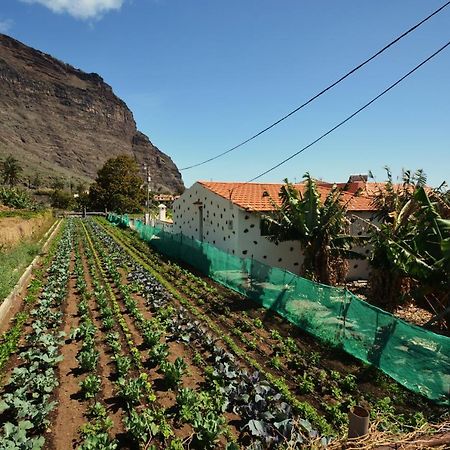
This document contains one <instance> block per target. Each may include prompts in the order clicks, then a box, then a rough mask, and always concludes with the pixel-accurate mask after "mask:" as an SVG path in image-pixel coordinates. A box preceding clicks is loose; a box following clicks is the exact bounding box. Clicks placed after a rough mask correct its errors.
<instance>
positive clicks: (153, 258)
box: [99, 220, 448, 433]
mask: <svg viewBox="0 0 450 450" xmlns="http://www.w3.org/2000/svg"><path fill="white" fill-rule="evenodd" d="M99 222H100V224H101V226H102V227H104V228H103V229H104V231H106V232H108V234H109V235H110V236H111V237H113V238H114V240H115V242H116V244H119V245H120V246H121V247H122V249H123V250H125V251H127V252H128V253H129V255H131V256H132V257H133V258H134V259H135V260H136V261H139V262H140V263H141V264H142V265H143V266H145V267H147V269H148V270H149V271H150V272H152V273H154V274H155V275H156V276H157V277H158V278H159V279H160V281H161V282H162V283H164V284H165V285H166V287H167V288H168V289H170V290H171V291H172V292H173V293H174V295H177V294H178V297H179V298H180V300H181V301H183V299H184V300H186V305H187V307H188V308H190V309H191V310H195V311H196V314H198V316H199V317H203V319H204V320H205V321H206V322H209V325H210V326H212V327H213V328H216V329H217V331H218V332H219V333H221V335H222V339H223V340H224V341H226V344H227V346H228V349H229V350H230V351H234V352H236V353H241V354H242V357H243V358H244V359H245V360H246V361H247V362H248V363H249V364H250V365H251V366H253V367H254V368H257V369H258V370H259V371H260V372H261V373H264V374H265V376H266V378H267V379H268V380H269V381H270V382H271V383H272V384H274V385H275V386H277V387H278V389H279V390H280V392H282V393H283V395H284V397H285V398H286V399H289V401H290V403H291V404H292V405H293V406H294V408H295V409H296V411H297V412H298V413H299V414H301V415H302V416H303V417H307V418H308V419H309V420H311V421H312V422H313V423H314V424H316V425H317V426H318V428H319V429H321V430H323V431H325V430H327V431H325V433H327V432H328V429H327V428H326V426H327V425H329V426H330V427H331V428H332V429H333V431H334V432H338V433H344V432H345V430H346V426H347V411H348V408H349V406H351V405H353V404H355V403H358V404H362V405H365V406H367V407H368V409H369V410H370V411H371V415H372V418H373V419H374V420H376V421H377V423H378V424H379V429H380V430H391V431H395V432H397V431H402V430H404V431H407V430H410V429H411V428H414V427H419V426H421V424H423V423H425V422H427V421H429V422H439V421H442V420H445V419H448V411H445V409H442V408H438V407H436V406H435V405H434V404H432V403H431V402H429V401H427V400H426V399H424V398H422V397H420V396H418V395H414V394H412V393H411V392H409V391H407V390H406V389H404V388H403V387H401V386H400V385H399V384H397V383H396V382H395V381H393V380H392V379H390V378H389V377H387V376H385V375H384V374H382V373H381V372H380V371H378V370H376V369H374V368H373V367H370V366H367V365H364V364H362V363H360V362H358V361H356V360H355V359H353V358H351V357H350V356H349V355H347V354H345V353H344V352H342V351H340V350H339V349H337V348H331V347H325V346H323V345H320V344H319V343H318V342H317V341H315V340H314V339H312V338H311V337H310V336H308V335H306V334H304V333H302V332H301V331H300V330H298V329H297V328H295V327H293V326H292V325H290V324H288V323H287V322H286V321H284V320H283V319H282V318H280V317H278V316H277V315H276V314H273V313H272V312H270V311H267V310H265V309H263V308H258V307H257V305H256V304H254V303H253V302H251V301H249V300H247V299H245V298H243V297H241V296H239V295H237V294H236V293H234V292H231V291H229V290H228V289H225V288H223V287H221V286H219V285H217V284H216V283H213V282H211V280H209V279H207V278H205V277H201V276H198V275H196V274H195V273H194V272H193V271H190V270H187V268H186V267H181V266H179V265H177V264H175V263H174V262H172V261H167V260H165V259H164V258H163V257H161V255H158V254H157V253H155V252H153V251H152V250H151V249H150V248H149V247H148V246H147V244H146V243H144V242H143V241H141V240H140V239H139V237H138V236H137V234H135V233H134V232H132V231H130V230H121V229H118V228H115V227H114V228H113V227H111V226H109V225H108V224H107V222H106V221H104V220H101V221H99ZM311 407H312V408H313V409H315V411H313V410H312V408H311ZM315 413H317V414H315ZM317 415H319V417H320V419H319V420H317ZM323 419H325V421H326V425H325V424H324V423H323Z"/></svg>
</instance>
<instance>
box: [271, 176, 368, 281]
mask: <svg viewBox="0 0 450 450" xmlns="http://www.w3.org/2000/svg"><path fill="white" fill-rule="evenodd" d="M303 178H304V180H305V183H304V188H302V189H299V188H298V187H297V186H295V185H294V184H292V183H290V182H289V181H288V180H287V179H285V180H284V182H285V184H284V186H282V187H281V190H280V193H279V200H280V203H281V205H279V203H278V202H276V201H275V200H274V199H270V201H271V203H272V206H273V208H274V213H272V214H270V215H269V214H267V215H264V216H263V227H264V228H265V230H264V231H265V233H266V234H267V237H268V239H269V240H271V241H272V242H275V243H277V242H283V241H299V242H300V244H301V247H302V252H303V256H304V259H303V266H302V275H303V276H305V277H307V278H310V279H312V280H314V281H318V282H320V283H325V284H335V283H336V282H337V281H341V280H342V278H344V277H345V273H342V270H340V268H341V267H343V266H344V265H345V259H346V258H358V259H361V258H363V256H362V255H360V254H359V253H357V252H355V251H353V250H352V246H353V245H355V244H361V243H362V239H361V238H357V237H353V236H351V235H350V234H349V233H348V229H349V224H350V223H349V219H348V218H347V216H346V211H347V206H348V201H349V200H350V197H349V199H346V197H345V196H344V193H343V191H342V190H341V189H339V188H338V187H337V186H333V187H332V188H331V190H330V191H329V192H328V194H327V195H326V196H325V197H324V198H323V197H322V196H321V195H320V192H319V190H318V187H317V183H316V181H315V180H314V179H312V178H311V176H310V174H309V173H306V174H305V175H304V177H303ZM266 196H268V194H267V193H266Z"/></svg>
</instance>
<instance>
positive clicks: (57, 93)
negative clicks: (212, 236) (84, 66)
mask: <svg viewBox="0 0 450 450" xmlns="http://www.w3.org/2000/svg"><path fill="white" fill-rule="evenodd" d="M0 87H1V88H0V157H5V156H7V155H9V154H12V155H13V156H15V157H16V158H17V159H19V161H20V162H21V164H22V165H23V166H24V172H25V175H26V176H27V177H29V178H32V177H33V176H34V175H35V174H36V173H39V174H40V175H41V176H42V179H43V181H44V184H49V183H51V180H52V179H54V178H55V177H61V176H62V177H65V178H74V179H75V180H76V179H78V180H81V181H85V182H92V181H93V180H94V179H95V176H96V173H97V171H98V169H100V168H101V167H102V165H103V164H104V163H105V162H106V160H107V159H109V158H111V157H114V156H118V155H119V154H127V155H129V156H133V157H134V158H135V160H136V161H137V163H138V164H139V166H140V167H141V168H142V166H143V164H144V163H147V164H148V165H149V167H150V173H151V177H152V183H151V188H152V190H154V191H159V192H171V193H180V192H182V191H183V190H184V185H183V181H182V179H181V175H180V172H179V171H178V169H177V167H176V165H175V164H174V163H173V161H172V159H171V158H170V157H169V156H168V155H166V154H165V153H163V152H162V151H160V150H159V149H158V148H157V147H156V146H154V145H153V144H152V143H151V141H150V139H149V138H148V137H147V136H146V135H145V134H143V133H142V132H140V131H139V130H138V129H137V127H136V122H135V120H134V117H133V113H132V112H131V111H130V109H129V108H128V106H127V105H126V103H125V102H124V101H123V100H122V99H120V98H119V97H117V96H116V95H115V94H114V92H113V88H112V87H111V86H110V85H108V84H107V83H105V81H104V80H103V78H102V77H101V76H100V75H99V74H97V73H87V72H84V71H82V70H80V69H77V68H75V67H73V66H71V65H70V64H67V63H65V62H63V61H60V60H58V59H56V58H54V57H53V56H51V55H49V54H47V53H44V52H42V51H40V50H36V49H33V48H31V47H29V46H27V45H25V44H23V43H22V42H20V41H18V40H16V39H14V38H11V37H9V36H7V35H4V34H0ZM141 176H142V177H143V179H144V178H145V176H144V173H143V169H141Z"/></svg>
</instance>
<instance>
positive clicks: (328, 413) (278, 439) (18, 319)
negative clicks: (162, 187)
mask: <svg viewBox="0 0 450 450" xmlns="http://www.w3.org/2000/svg"><path fill="white" fill-rule="evenodd" d="M23 305H24V306H23V309H22V310H21V311H20V312H19V313H17V315H16V316H15V317H14V320H13V321H12V322H11V324H10V325H9V329H8V330H7V331H6V332H5V333H4V334H3V335H2V336H1V337H0V371H1V387H0V424H1V429H0V449H39V448H46V449H47V448H48V449H64V450H67V449H70V448H80V449H85V450H87V449H139V448H141V449H147V450H149V449H187V448H191V449H208V448H220V449H229V450H231V449H239V448H248V449H255V450H256V449H272V448H273V449H276V448H277V449H278V448H279V449H296V448H298V449H301V448H325V447H326V446H327V445H328V444H329V443H330V442H333V440H336V439H337V438H338V437H339V436H342V435H344V434H345V433H346V427H347V411H348V409H349V407H351V406H353V405H356V404H361V405H363V406H365V407H366V408H368V409H369V410H370V412H371V416H372V419H373V421H376V423H377V424H378V425H377V426H378V429H379V430H382V431H383V430H390V431H392V432H402V431H408V430H411V429H414V428H418V427H421V426H423V425H424V424H426V423H427V422H429V423H438V422H442V421H443V420H445V419H446V418H447V419H448V411H445V410H444V409H442V408H438V407H437V406H435V405H433V404H432V403H430V402H428V401H427V400H425V399H423V398H422V397H419V396H417V395H413V394H411V393H410V392H407V391H406V390H405V389H403V388H402V387H401V386H399V385H398V384H397V383H395V382H394V381H392V380H390V379H388V378H387V377H386V376H384V375H383V374H382V373H381V372H379V371H377V370H375V369H373V368H372V367H369V366H365V365H363V364H361V363H359V362H357V361H355V360H353V359H352V358H350V357H349V356H348V355H345V354H344V353H343V352H341V351H340V350H339V349H336V348H331V347H324V346H323V345H321V344H319V343H318V342H316V341H314V340H313V339H312V338H311V337H310V336H308V335H305V334H302V333H301V332H300V331H299V330H297V329H295V328H293V327H292V326H291V325H289V324H288V323H287V322H285V321H283V320H282V319H281V318H280V317H277V316H276V315H274V314H272V313H270V312H268V311H266V310H263V309H262V308H259V307H258V306H257V305H255V304H253V303H251V302H250V301H249V300H246V299H244V298H242V297H240V296H239V295H237V294H236V293H233V292H231V291H229V290H227V289H225V288H223V287H221V286H219V285H217V284H215V283H213V282H212V281H211V280H208V279H206V278H204V277H201V276H200V275H198V274H196V273H195V272H194V271H191V270H189V268H187V267H182V266H180V265H178V264H177V263H175V262H173V261H168V260H166V259H165V258H163V257H162V256H161V255H158V254H156V253H155V252H153V251H152V249H151V248H149V247H148V246H147V245H146V244H145V243H143V242H142V241H140V240H139V238H138V237H137V235H135V234H134V233H133V232H132V231H130V230H122V229H119V228H115V227H112V226H111V225H110V224H109V223H108V222H107V221H106V220H105V219H101V218H96V219H92V218H91V219H68V220H64V222H63V224H62V226H61V227H60V230H59V232H58V233H57V234H56V236H55V237H54V240H53V242H52V244H51V246H50V248H49V251H48V253H47V254H46V256H45V258H43V259H42V261H41V264H40V265H39V266H38V267H36V268H35V269H34V270H33V278H32V281H31V282H30V284H29V286H28V288H27V289H26V292H25V293H24V294H23ZM446 414H447V416H446Z"/></svg>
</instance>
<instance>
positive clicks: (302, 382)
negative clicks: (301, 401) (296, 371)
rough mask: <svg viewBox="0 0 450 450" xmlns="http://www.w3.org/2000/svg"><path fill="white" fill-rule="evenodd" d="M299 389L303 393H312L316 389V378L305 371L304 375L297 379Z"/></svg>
mask: <svg viewBox="0 0 450 450" xmlns="http://www.w3.org/2000/svg"><path fill="white" fill-rule="evenodd" d="M296 381H297V386H298V390H299V392H300V393H301V394H310V393H312V392H314V390H315V384H314V378H313V377H312V376H311V375H309V374H308V372H306V371H305V372H304V373H303V375H299V376H298V377H297V379H296Z"/></svg>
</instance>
